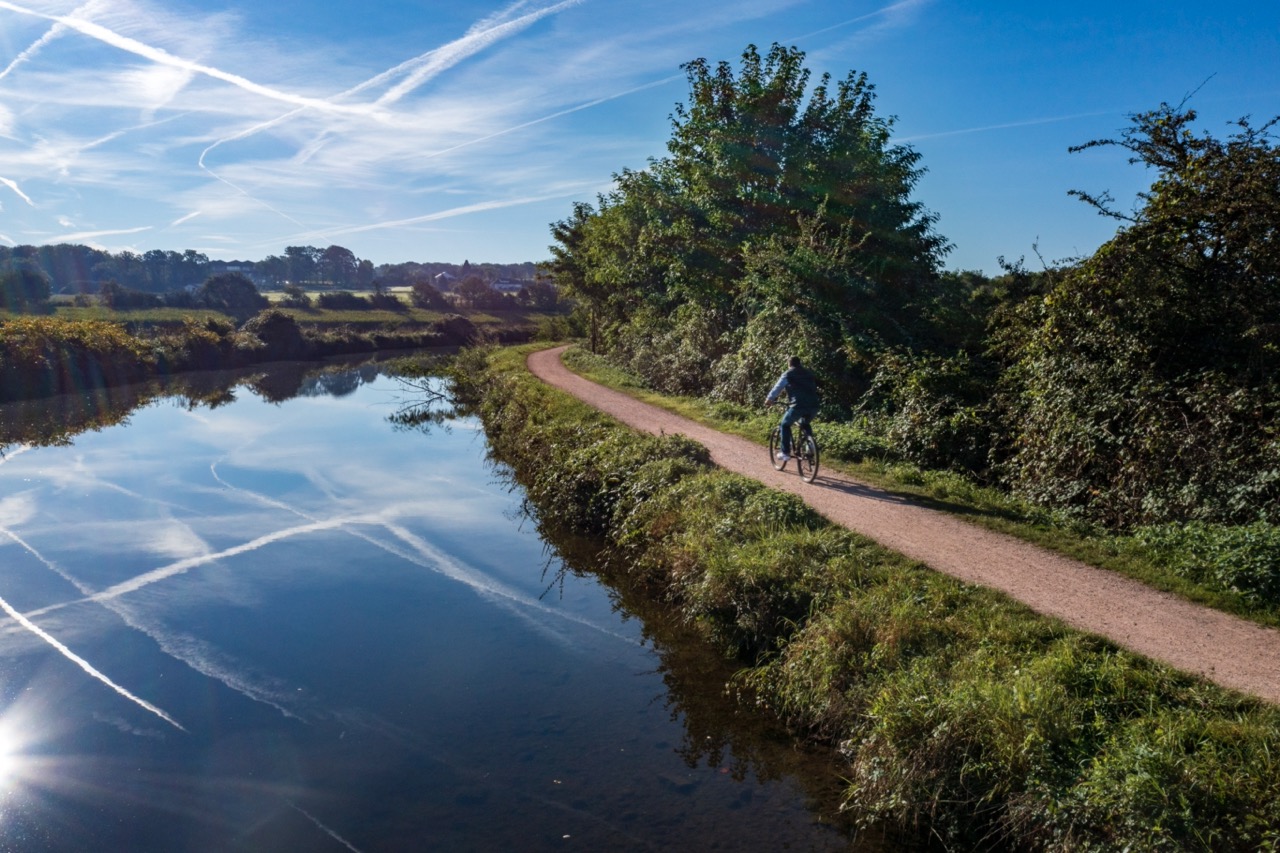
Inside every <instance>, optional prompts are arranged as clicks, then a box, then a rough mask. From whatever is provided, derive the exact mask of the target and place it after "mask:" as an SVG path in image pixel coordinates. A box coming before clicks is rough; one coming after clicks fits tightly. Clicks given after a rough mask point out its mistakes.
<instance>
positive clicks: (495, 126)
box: [0, 0, 1280, 272]
mask: <svg viewBox="0 0 1280 853" xmlns="http://www.w3.org/2000/svg"><path fill="white" fill-rule="evenodd" d="M775 41H777V42H782V43H784V44H788V45H795V46H797V47H799V48H801V49H802V50H804V51H805V52H806V53H807V54H808V65H809V67H810V68H811V69H812V70H813V71H814V73H815V78H816V76H817V74H819V73H821V72H823V71H830V72H831V73H832V74H833V76H835V77H837V78H839V77H843V76H844V75H845V74H846V73H847V72H849V71H850V70H857V71H865V72H867V73H868V75H869V77H870V79H871V81H872V82H873V83H874V84H875V85H876V87H877V91H878V94H879V98H878V101H877V107H878V111H879V113H880V114H881V115H883V116H895V117H896V124H895V141H897V142H902V143H906V144H910V145H911V146H913V147H914V148H915V149H916V150H918V151H919V152H920V153H921V155H922V165H923V166H924V167H925V168H926V169H927V170H928V173H927V174H926V176H925V177H924V178H923V179H922V180H921V182H920V184H919V186H918V188H917V192H916V197H917V198H918V200H920V201H921V202H923V203H924V204H925V206H926V207H928V208H929V209H931V210H932V211H934V212H935V213H937V214H938V215H939V217H940V218H939V221H938V225H937V228H938V231H939V232H940V233H941V234H942V235H943V236H945V237H946V238H947V239H948V240H950V241H951V242H952V243H953V244H954V249H953V250H952V252H951V253H950V254H949V255H948V256H947V259H946V266H947V267H948V268H953V269H982V270H986V271H988V272H997V271H998V266H997V263H996V259H997V257H999V256H1005V257H1007V258H1010V259H1015V258H1018V257H1022V256H1026V257H1027V258H1028V259H1029V260H1030V261H1034V255H1035V253H1036V252H1037V251H1038V252H1039V254H1040V255H1041V256H1042V257H1044V258H1045V260H1047V261H1054V260H1058V259H1063V258H1068V257H1072V256H1078V255H1082V254H1087V253H1089V252H1092V251H1093V250H1094V249H1095V248H1097V246H1098V245H1099V244H1100V243H1102V242H1103V241H1105V240H1106V239H1107V238H1108V237H1110V236H1111V234H1113V233H1114V228H1115V223H1114V222H1113V221H1111V220H1108V219H1105V218H1102V217H1099V216H1098V215H1097V214H1095V213H1094V212H1093V211H1092V210H1091V209H1090V208H1088V207H1086V206H1085V205H1084V204H1082V203H1081V202H1079V201H1076V200H1075V199H1072V198H1070V197H1068V196H1067V191H1068V190H1070V189H1085V190H1089V191H1091V192H1101V191H1103V190H1109V191H1110V192H1111V193H1112V194H1113V195H1114V196H1115V197H1116V198H1117V199H1118V200H1119V201H1120V202H1121V203H1122V204H1123V205H1126V206H1127V205H1129V204H1130V203H1131V202H1132V200H1133V199H1134V197H1135V195H1136V193H1137V192H1138V191H1140V190H1141V189H1143V188H1145V186H1146V185H1147V184H1148V183H1149V181H1150V176H1149V175H1145V174H1144V173H1143V171H1142V169H1141V168H1140V167H1137V166H1130V165H1127V163H1126V161H1125V157H1124V156H1123V154H1124V152H1122V151H1120V150H1118V149H1095V150H1091V151H1088V152H1084V153H1079V154H1068V153H1067V147H1068V146H1070V145H1074V144H1079V143H1083V142H1086V141H1088V140H1090V139H1093V138H1097V137H1102V136H1114V135H1115V134H1116V133H1117V132H1118V131H1119V130H1120V129H1122V128H1123V127H1124V126H1125V125H1126V124H1127V119H1126V116H1127V115H1129V114H1131V113H1134V112H1138V111H1142V110H1147V109H1151V108H1154V107H1156V106H1158V105H1159V104H1160V103H1161V102H1162V101H1168V102H1171V103H1177V102H1179V101H1181V100H1182V99H1183V98H1184V97H1185V96H1186V95H1188V94H1189V93H1192V92H1195V94H1194V96H1193V97H1192V99H1191V101H1190V105H1191V106H1192V107H1194V108H1195V109H1196V110H1197V111H1198V112H1199V113H1200V115H1201V118H1202V126H1203V127H1204V128H1206V129H1208V130H1210V131H1212V132H1213V133H1215V134H1218V135H1225V134H1226V133H1228V132H1229V127H1228V122H1229V121H1231V120H1232V119H1235V118H1239V117H1240V116H1243V115H1252V116H1253V118H1254V119H1255V121H1258V122H1260V121H1263V120H1265V119H1268V118H1270V117H1272V116H1274V115H1277V114H1280V3H1277V2H1275V0H1242V2H1232V0H1224V2H1219V3H1215V4H1207V3H1201V2H1186V1H1185V0H1166V2H1147V1H1146V0H1124V2H1116V0H1110V2H1097V1H1096V0H1078V2H1073V3H1035V4H1033V3H1025V2H1013V1H1012V0H992V1H991V2H987V1H986V0H984V1H983V2H979V0H967V2H958V0H900V2H896V3H894V2H884V0H879V2H863V0H839V2H837V0H698V2H689V0H562V2H554V0H516V2H503V0H495V1H494V2H478V0H451V2H440V1H439V0H417V2H408V1H407V0H378V2H373V3H370V2H366V0H351V2H347V0H332V2H321V3H316V2H305V3H304V2H301V0H272V2H261V0H258V2H253V3H247V2H246V3H240V2H217V3H215V2H203V1H202V0H195V1H193V2H163V3H160V2H148V0H84V2H76V0H71V1H70V2H60V1H59V0H14V2H10V0H0V244H4V245H17V244H28V243H30V244H43V243H58V242H76V243H85V244H88V245H92V246H96V247H99V248H102V249H105V250H108V251H112V252H118V251H122V250H132V251H137V252H145V251H147V250H149V249H168V250H176V251H182V250H186V249H196V250H198V251H201V252H205V253H207V254H208V255H209V256H210V257H211V258H215V259H227V260H230V259H247V260H257V259H260V258H263V257H265V256H267V255H270V254H282V253H283V251H284V248H285V247H286V246H292V245H313V246H319V247H324V246H328V245H330V244H337V245H341V246H345V247H347V248H349V249H351V250H352V251H353V252H355V254H356V255H357V256H359V257H361V258H367V259H369V260H371V261H373V262H374V263H376V264H381V263H396V262H400V261H410V260H412V261H451V262H455V263H461V262H462V261H463V260H464V259H466V260H471V261H492V262H503V263H506V262H516V261H525V260H535V261H536V260H541V259H544V258H546V257H547V256H548V253H547V248H546V247H547V244H548V242H549V235H548V225H549V224H550V223H551V222H552V221H554V220H557V219H561V218H563V217H565V216H567V215H568V214H569V212H570V209H571V205H572V203H573V202H574V201H577V200H585V201H593V200H594V199H595V196H596V194H597V193H599V192H602V191H605V190H607V189H608V188H609V186H610V183H611V176H612V175H613V174H614V173H615V172H618V171H620V170H621V169H623V168H625V167H630V168H643V167H644V165H645V164H646V162H647V161H648V159H649V158H651V157H660V156H662V155H664V154H665V153H666V148H665V144H666V141H667V139H668V138H669V136H670V124H669V118H668V117H669V115H670V113H671V111H672V108H673V107H674V105H675V104H676V103H677V102H681V101H683V100H684V99H685V98H686V96H687V93H688V90H687V83H686V81H685V79H684V76H683V74H682V72H681V71H680V65H681V64H682V63H684V62H687V61H689V60H691V59H694V58H697V57H705V58H707V59H708V60H710V61H712V62H713V63H714V62H717V61H720V60H730V61H733V62H734V63H735V64H736V62H737V59H738V57H739V56H740V55H741V53H742V50H743V48H744V47H745V46H746V45H747V44H757V45H760V47H761V48H762V49H764V48H767V46H768V45H770V44H771V43H773V42H775ZM1037 247H1038V248H1037ZM1037 263H1038V262H1037Z"/></svg>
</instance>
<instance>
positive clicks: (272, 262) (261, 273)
mask: <svg viewBox="0 0 1280 853" xmlns="http://www.w3.org/2000/svg"><path fill="white" fill-rule="evenodd" d="M5 270H21V271H27V272H34V273H38V274H39V275H41V276H42V277H43V278H44V280H45V281H46V282H47V283H48V286H49V289H50V291H51V292H52V293H53V294H70V295H75V294H80V293H98V292H99V291H101V289H102V286H103V285H104V284H107V283H113V284H116V285H119V286H120V287H122V288H126V289H128V290H133V291H140V292H143V293H168V292H171V291H175V290H182V289H186V288H194V287H198V286H199V285H200V284H201V283H203V282H204V281H205V280H206V279H208V278H210V277H212V276H219V275H226V274H229V273H240V274H241V275H244V276H246V277H247V278H249V279H250V280H251V281H253V283H254V284H255V285H256V286H257V287H259V288H262V289H278V288H282V287H284V285H285V284H286V283H289V284H295V285H301V286H303V287H327V288H334V289H374V288H375V287H377V286H383V287H411V286H413V285H414V284H416V283H418V282H421V281H426V282H432V283H434V284H436V285H437V286H439V285H440V284H441V281H440V280H438V279H437V276H439V275H440V274H442V273H443V274H445V277H446V279H445V280H452V281H459V282H460V281H462V280H464V279H466V278H468V277H469V276H473V275H474V276H477V277H479V278H480V279H482V280H484V281H486V282H498V281H533V280H534V278H535V277H536V274H537V265H536V264H535V263H533V262H532V261H529V262H525V263H518V264H489V263H477V264H472V263H471V262H469V261H464V262H463V263H461V264H452V263H443V262H430V263H417V262H412V261H410V262H405V263H397V264H382V265H375V264H374V263H373V262H372V261H369V260H364V259H361V258H358V257H356V255H355V254H354V253H353V252H352V251H351V250H349V249H346V248H344V247H342V246H329V247H327V248H323V249H321V248H317V247H315V246H289V247H288V248H286V249H285V251H284V254H283V255H269V256H268V257H266V258H263V259H262V260H257V261H251V260H243V261H218V260H210V258H209V257H208V256H207V255H205V254H204V253H202V252H197V251H194V250H191V249H188V250H186V251H184V252H175V251H162V250H160V249H153V250H152V251H149V252H144V253H143V254H138V253H136V252H127V251H126V252H117V253H114V254H113V253H111V252H104V251H102V250H99V249H94V248H91V247H89V246H83V245H79V244H73V243H59V244H56V245H49V246H26V245H24V246H13V247H9V246H0V271H5Z"/></svg>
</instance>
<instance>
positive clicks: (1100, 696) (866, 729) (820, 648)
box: [454, 349, 1280, 850]
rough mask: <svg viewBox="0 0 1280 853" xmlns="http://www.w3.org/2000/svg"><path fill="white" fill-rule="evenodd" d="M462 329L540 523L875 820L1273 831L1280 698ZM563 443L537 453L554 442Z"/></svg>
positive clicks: (1147, 845)
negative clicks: (913, 544) (799, 489)
mask: <svg viewBox="0 0 1280 853" xmlns="http://www.w3.org/2000/svg"><path fill="white" fill-rule="evenodd" d="M524 354H525V353H524V351H523V350H519V349H516V350H511V349H508V350H492V351H483V350H470V351H467V352H466V353H465V354H464V356H463V359H462V361H461V362H460V363H459V364H458V365H457V367H456V368H455V371H454V372H455V377H456V378H455V384H456V386H457V389H458V391H459V392H460V395H461V397H462V398H463V400H464V401H468V402H470V403H471V404H472V405H474V407H475V408H476V410H477V411H478V412H479V414H480V416H481V418H482V419H483V421H484V423H485V428H486V433H487V435H488V437H489V441H490V445H491V447H492V452H493V454H494V456H495V457H496V458H497V459H498V460H500V461H501V462H503V463H504V464H505V465H507V466H509V467H510V468H511V470H512V471H513V473H514V476H515V477H516V478H517V479H518V480H519V482H520V483H521V484H522V485H523V486H524V488H525V490H526V493H527V495H528V500H529V503H530V511H531V512H532V513H533V514H534V515H535V516H536V517H540V518H544V519H546V520H547V523H550V524H555V525H561V526H567V527H569V528H570V529H571V530H573V531H576V532H579V533H584V534H590V535H595V536H599V537H602V539H603V541H604V542H606V543H607V545H606V547H605V553H606V555H607V557H608V558H609V559H608V560H607V562H608V568H607V569H606V574H607V573H608V572H614V573H623V574H625V575H626V576H627V578H628V582H629V583H635V584H641V585H643V586H644V587H646V588H647V589H648V590H649V592H650V594H651V595H652V596H654V597H656V598H658V599H660V600H663V601H665V602H667V605H668V606H669V607H670V608H671V609H672V610H673V611H674V612H676V613H678V614H679V615H680V616H681V618H682V619H683V621H684V622H685V623H686V624H688V625H690V626H694V627H695V628H696V629H697V630H698V631H699V632H700V634H701V635H702V636H703V637H704V638H705V639H706V641H707V642H711V643H714V644H715V645H716V646H717V647H718V648H720V649H721V650H722V651H723V652H724V653H725V654H726V655H731V656H735V657H736V658H737V659H738V660H739V661H740V662H741V663H742V666H743V669H742V670H741V672H740V673H739V675H738V676H737V677H736V678H735V679H734V681H733V683H732V684H731V685H730V687H731V689H733V690H735V691H736V692H737V695H738V698H739V701H741V702H744V703H748V704H750V705H752V706H754V707H756V708H758V709H759V710H761V711H763V712H767V713H770V714H773V715H776V716H777V717H778V718H779V719H781V720H783V721H784V722H785V723H786V724H787V725H789V726H790V728H791V730H792V731H793V732H795V734H796V735H797V736H798V737H800V738H803V739H806V740H808V741H813V742H817V743H822V744H826V745H827V746H828V747H829V748H830V749H833V750H836V751H838V752H839V753H840V754H841V755H842V756H843V761H844V767H843V770H842V773H843V775H844V777H845V778H846V780H847V786H846V791H845V797H846V807H847V808H848V809H849V810H850V811H851V813H852V814H853V815H854V816H855V819H856V820H857V821H858V822H860V823H862V824H866V825H870V824H873V823H877V822H880V821H883V820H892V821H894V822H897V823H900V824H906V825H911V824H918V825H920V826H921V827H927V828H928V831H929V832H930V833H934V834H936V835H937V836H938V837H939V838H941V839H942V840H943V841H944V843H946V844H948V845H950V846H952V847H953V848H962V849H969V848H973V847H986V848H999V847H1001V846H1008V847H1014V848H1017V849H1039V850H1116V849H1135V850H1161V849H1165V850H1185V849H1203V850H1259V849H1271V848H1273V847H1274V846H1276V845H1277V844H1280V711H1278V710H1277V709H1275V708H1271V707H1269V706H1265V705H1263V704H1262V703H1259V702H1257V701H1254V700H1251V699H1247V698H1242V697H1239V696H1235V695H1232V694H1229V693H1227V692H1225V691H1222V690H1220V689H1217V688H1214V687H1212V686H1209V685H1206V684H1203V683H1201V682H1199V681H1197V680H1195V679H1193V678H1190V677H1188V676H1183V675H1180V674H1178V673H1176V672H1173V671H1171V670H1169V669H1167V668H1164V667H1162V666H1159V665H1156V664H1153V663H1151V662H1149V661H1146V660H1144V659H1141V658H1138V657H1136V656H1134V655H1131V654H1128V653H1126V652H1124V651H1122V650H1120V649H1117V648H1116V647H1114V646H1112V645H1110V644H1109V643H1107V642H1105V641H1103V640H1100V639H1097V638H1093V637H1089V636H1086V635H1083V634H1080V633H1077V632H1075V631H1072V630H1069V629H1067V628H1065V627H1063V626H1062V625H1060V624H1059V623H1057V622H1055V621H1053V620H1049V619H1044V618H1042V617H1039V616H1036V615H1035V614H1033V613H1031V612H1029V611H1028V610H1027V609H1025V608H1023V607H1022V606H1020V605H1017V604H1014V603H1011V602H1009V601H1008V600H1007V599H1005V598H1004V597H1002V596H1000V595H998V594H995V593H992V592H990V591H987V590H983V589H980V588H977V587H973V586H969V585H966V584H963V583H960V582H958V581H956V580H954V579H951V578H949V577H946V576H944V575H940V574H938V573H935V572H932V571H930V570H928V569H927V568H926V567H924V566H922V565H919V564H915V563H912V562H910V561H908V560H906V559H904V558H902V557H900V556H897V555H894V554H892V553H890V552H888V551H885V550H884V549H882V548H880V547H879V546H877V545H875V544H873V543H871V542H869V541H867V540H865V539H862V538H860V537H858V536H856V535H854V534H852V533H850V532H848V531H844V530H840V529H837V528H834V527H832V526H831V525H829V524H827V523H826V522H825V521H824V520H823V519H821V518H820V517H818V516H817V515H815V514H814V513H813V512H812V511H810V510H809V509H808V508H807V507H805V506H804V504H803V503H801V502H800V501H799V500H798V499H797V498H794V497H792V496H789V495H784V494H780V493H776V492H772V491H770V490H768V489H766V488H765V487H764V486H762V485H760V484H758V483H755V482H754V481H751V480H748V479H746V478H743V477H739V476H737V475H734V474H729V473H726V472H723V471H719V470H717V469H715V468H713V467H712V466H711V465H710V462H709V459H708V458H707V455H706V452H705V450H704V449H703V448H702V447H701V446H700V445H697V444H696V443H694V442H691V441H689V440H687V439H684V438H681V437H676V436H664V437H654V436H641V435H638V434H636V433H634V432H632V431H630V430H628V429H626V428H624V427H622V426H620V425H618V424H616V423H615V422H612V421H610V420H608V419H607V418H605V417H604V416H603V415H601V414H599V413H598V412H596V411H594V410H592V409H590V408H589V407H586V406H585V405H583V404H580V403H578V402H577V401H575V400H572V399H571V398H569V397H567V396H566V395H563V394H561V393H559V392H556V391H554V390H552V389H550V388H548V387H546V386H544V385H542V384H541V383H539V382H538V381H537V380H535V379H533V378H532V377H531V376H530V375H529V374H528V373H527V371H526V370H525V368H524V366H523V357H524ZM549 459H550V460H555V461H556V464H554V465H548V464H547V460H549Z"/></svg>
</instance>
